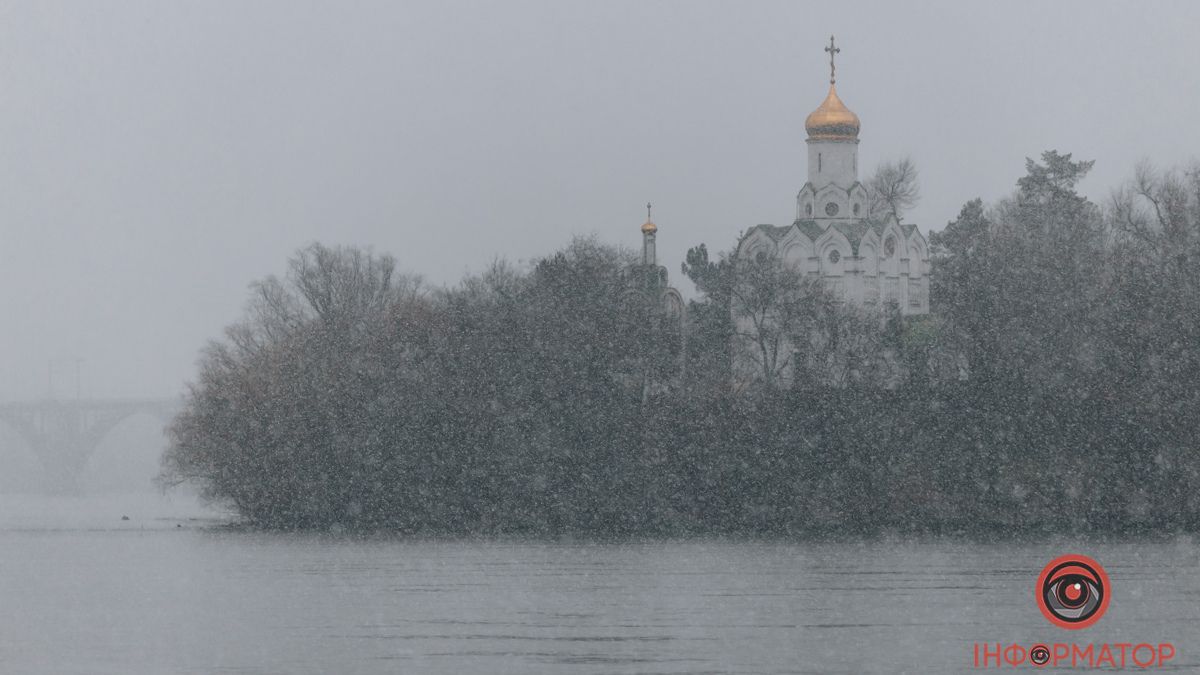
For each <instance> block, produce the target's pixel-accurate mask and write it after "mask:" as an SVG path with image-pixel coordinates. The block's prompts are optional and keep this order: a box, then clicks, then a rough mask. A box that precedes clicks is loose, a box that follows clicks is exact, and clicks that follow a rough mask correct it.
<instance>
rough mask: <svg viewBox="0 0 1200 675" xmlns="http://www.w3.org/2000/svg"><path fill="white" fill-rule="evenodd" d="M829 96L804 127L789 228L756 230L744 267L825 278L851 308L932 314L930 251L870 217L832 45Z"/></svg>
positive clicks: (905, 231) (900, 229)
mask: <svg viewBox="0 0 1200 675" xmlns="http://www.w3.org/2000/svg"><path fill="white" fill-rule="evenodd" d="M825 51H827V52H829V71H830V72H829V94H828V95H827V96H826V97H825V100H824V101H823V102H822V103H821V105H820V106H819V107H818V108H817V109H816V110H814V111H813V112H812V113H811V114H810V115H809V116H808V118H807V119H806V120H805V122H804V128H805V130H806V131H807V133H808V139H807V140H806V143H807V144H808V181H807V182H806V183H804V185H803V187H801V188H800V192H799V194H798V195H797V196H796V219H795V220H794V221H792V223H791V224H790V225H756V226H754V227H752V228H750V229H749V230H747V231H746V232H745V233H744V234H743V235H742V237H741V239H740V241H739V242H738V244H737V248H736V256H737V257H738V258H739V259H742V260H756V259H757V260H762V259H764V258H765V257H768V256H778V257H779V258H780V259H782V260H783V261H784V262H785V263H787V264H789V265H791V266H792V267H794V269H795V270H796V271H797V273H799V274H804V275H809V276H812V277H820V278H822V279H824V280H825V283H826V284H827V286H828V288H829V290H830V291H831V292H832V293H833V294H834V296H835V297H838V298H840V299H842V300H844V301H846V302H849V303H854V304H857V305H859V306H862V307H863V308H865V309H868V310H870V309H880V310H882V309H883V308H885V307H886V306H888V305H889V304H890V303H895V306H896V307H898V309H899V310H900V312H901V313H902V314H906V315H911V314H928V313H929V278H928V276H929V245H928V242H926V241H925V237H924V236H922V234H921V231H920V230H919V229H918V228H917V226H916V225H912V224H905V223H900V222H899V221H898V220H897V218H896V217H895V215H889V216H887V217H884V218H880V219H871V218H869V217H868V210H869V206H870V204H869V201H868V199H869V196H870V195H869V194H868V192H867V189H866V187H864V186H863V184H862V183H861V182H859V180H858V134H859V129H860V124H859V120H858V116H857V115H855V114H854V113H853V112H851V110H850V109H849V108H847V107H846V105H845V104H844V103H842V100H841V99H840V98H838V93H837V78H836V71H835V69H834V56H835V55H836V54H837V52H839V51H841V50H840V49H839V48H837V47H835V46H834V43H833V38H832V37H831V38H830V44H829V46H828V47H826V48H825Z"/></svg>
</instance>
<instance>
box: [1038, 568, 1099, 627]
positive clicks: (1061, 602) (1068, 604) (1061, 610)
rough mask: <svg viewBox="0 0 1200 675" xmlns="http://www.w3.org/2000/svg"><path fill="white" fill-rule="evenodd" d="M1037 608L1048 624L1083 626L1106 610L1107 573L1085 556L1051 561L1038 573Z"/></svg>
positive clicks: (1097, 618)
mask: <svg viewBox="0 0 1200 675" xmlns="http://www.w3.org/2000/svg"><path fill="white" fill-rule="evenodd" d="M1035 592H1036V593H1037V604H1038V609H1040V610H1042V615H1043V616H1045V617H1046V619H1047V620H1049V621H1050V623H1052V624H1054V625H1056V626H1058V627H1060V628H1066V629H1068V630H1075V629H1078V628H1087V627H1088V626H1090V625H1092V624H1094V623H1096V622H1097V621H1099V620H1100V617H1102V616H1104V612H1105V610H1107V609H1108V597H1109V583H1108V574H1107V573H1106V572H1105V571H1104V568H1103V567H1101V566H1100V564H1099V563H1097V562H1096V561H1095V560H1092V559H1091V558H1089V557H1087V556H1085V555H1064V556H1061V557H1059V558H1055V559H1054V560H1051V561H1050V563H1049V564H1048V565H1046V567H1045V569H1043V570H1042V573H1041V574H1040V575H1038V580H1037V586H1036V590H1035Z"/></svg>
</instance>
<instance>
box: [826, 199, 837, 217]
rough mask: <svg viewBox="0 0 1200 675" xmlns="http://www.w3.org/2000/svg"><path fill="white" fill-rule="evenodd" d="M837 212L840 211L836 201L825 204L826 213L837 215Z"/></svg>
mask: <svg viewBox="0 0 1200 675" xmlns="http://www.w3.org/2000/svg"><path fill="white" fill-rule="evenodd" d="M837 212H838V205H837V204H836V203H835V202H829V203H828V204H826V205H825V215H827V216H836V215H837Z"/></svg>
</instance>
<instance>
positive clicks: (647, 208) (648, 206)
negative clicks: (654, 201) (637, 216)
mask: <svg viewBox="0 0 1200 675" xmlns="http://www.w3.org/2000/svg"><path fill="white" fill-rule="evenodd" d="M646 222H650V202H646Z"/></svg>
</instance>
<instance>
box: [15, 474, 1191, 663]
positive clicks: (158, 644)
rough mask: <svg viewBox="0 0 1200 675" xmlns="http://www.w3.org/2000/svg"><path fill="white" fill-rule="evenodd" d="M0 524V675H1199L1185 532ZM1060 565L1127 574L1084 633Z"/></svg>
mask: <svg viewBox="0 0 1200 675" xmlns="http://www.w3.org/2000/svg"><path fill="white" fill-rule="evenodd" d="M0 511H2V512H0V672H2V673H55V674H65V673H120V674H141V673H147V674H150V673H153V674H158V673H243V674H244V673H446V674H459V673H476V672H477V673H571V674H579V675H583V674H588V675H591V674H598V673H823V674H824V673H958V672H966V671H970V670H972V666H973V652H972V650H973V645H974V643H976V642H989V643H993V644H994V643H996V642H1001V643H1005V644H1008V643H1013V642H1015V643H1020V644H1023V645H1030V644H1033V643H1036V642H1076V643H1080V644H1087V643H1101V642H1113V643H1117V642H1132V643H1138V642H1151V643H1160V642H1172V643H1174V644H1175V646H1176V649H1177V650H1178V653H1177V655H1176V657H1175V658H1174V659H1172V660H1171V661H1169V662H1168V663H1167V665H1168V666H1173V669H1174V670H1177V671H1193V670H1196V671H1200V545H1198V544H1197V543H1195V542H1193V541H1191V540H1189V539H1173V540H1168V541H1157V542H1109V543H1086V542H1078V541H1075V542H1039V543H1030V544H1027V545H1022V544H1012V543H1007V544H988V545H980V544H973V543H963V542H947V541H920V542H911V541H887V542H871V543H843V544H832V543H803V542H788V543H776V542H745V541H729V540H708V541H668V542H654V541H646V542H628V543H620V544H614V543H588V542H553V543H546V542H542V543H538V542H519V541H494V540H492V541H460V540H446V541H431V540H421V541H413V540H401V539H392V538H384V537H373V538H357V537H350V536H319V535H294V534H263V533H255V532H243V531H232V530H229V529H227V528H223V527H220V522H221V520H220V517H219V515H217V514H213V513H211V512H207V511H204V510H203V509H201V508H199V507H198V506H196V505H195V504H191V503H188V502H187V500H183V501H182V502H164V501H161V500H157V499H154V498H150V499H147V498H139V499H132V500H125V501H122V500H119V499H118V500H113V499H111V498H105V499H98V498H90V499H77V500H71V499H57V500H50V499H41V498H21V499H11V498H3V499H0ZM123 515H124V516H128V517H129V520H122V519H121V516H123ZM1064 552H1081V553H1087V554H1090V555H1092V556H1093V557H1094V558H1096V559H1097V560H1099V561H1100V562H1101V563H1102V564H1103V565H1104V566H1105V567H1106V568H1107V570H1108V573H1109V576H1110V578H1111V580H1112V586H1113V588H1112V593H1113V595H1112V598H1113V599H1112V603H1111V606H1110V608H1109V610H1108V613H1107V615H1106V616H1105V617H1104V618H1103V619H1102V620H1101V621H1100V622H1099V623H1097V624H1096V625H1095V626H1093V627H1092V628H1089V629H1085V630H1082V631H1064V630H1062V629H1059V628H1056V627H1054V626H1052V625H1050V624H1049V623H1048V622H1047V621H1046V620H1045V619H1044V618H1042V616H1041V615H1040V614H1039V613H1038V610H1037V608H1036V607H1035V605H1034V602H1033V585H1034V581H1035V578H1036V575H1037V573H1038V572H1039V571H1040V569H1041V567H1042V566H1043V565H1044V564H1045V563H1046V562H1048V561H1049V560H1050V559H1051V558H1052V557H1055V556H1056V555H1058V554H1060V553H1064ZM1026 668H1028V666H1026ZM1041 672H1054V671H1053V669H1049V668H1047V669H1042V671H1041Z"/></svg>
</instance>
